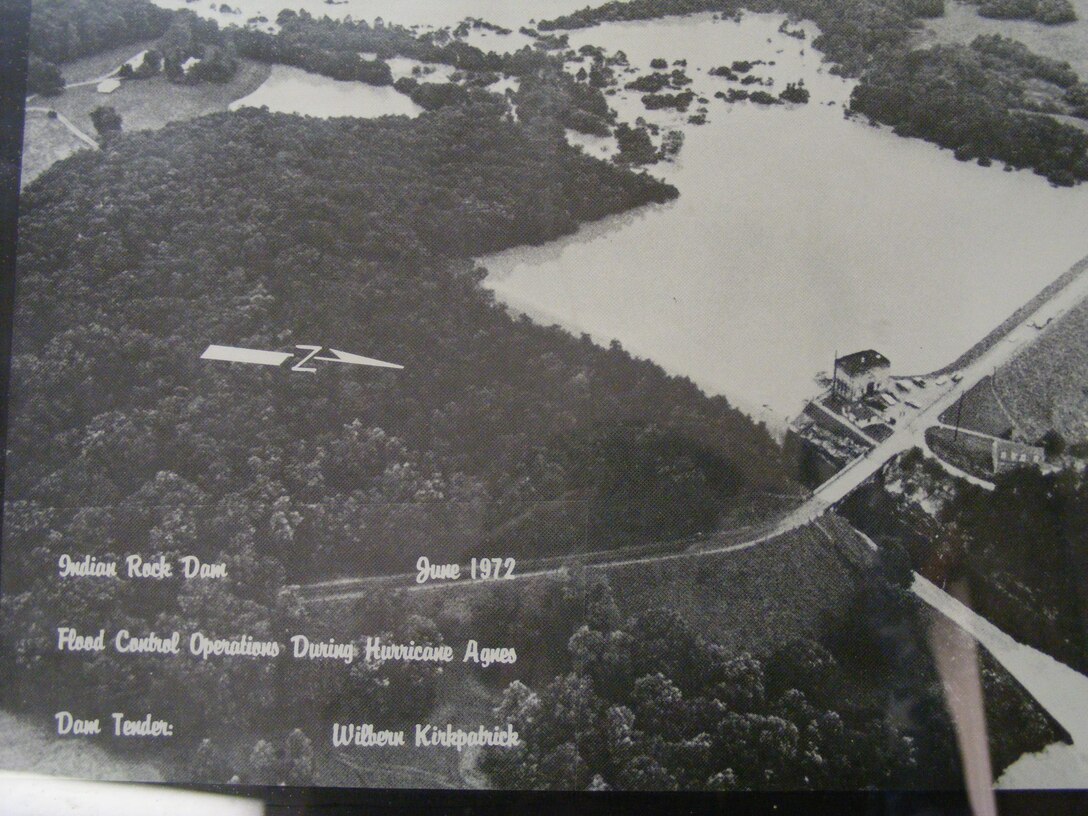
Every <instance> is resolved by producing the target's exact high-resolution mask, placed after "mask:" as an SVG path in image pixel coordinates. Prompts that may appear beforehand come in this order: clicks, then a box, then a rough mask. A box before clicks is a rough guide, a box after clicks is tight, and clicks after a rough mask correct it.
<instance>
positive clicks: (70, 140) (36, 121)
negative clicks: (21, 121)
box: [22, 111, 90, 184]
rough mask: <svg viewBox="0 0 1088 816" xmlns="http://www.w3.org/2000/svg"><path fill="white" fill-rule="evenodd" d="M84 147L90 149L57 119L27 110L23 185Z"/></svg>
mask: <svg viewBox="0 0 1088 816" xmlns="http://www.w3.org/2000/svg"><path fill="white" fill-rule="evenodd" d="M87 149H90V148H88V147H87V145H85V144H84V143H83V142H81V141H80V140H79V139H77V138H76V136H75V134H73V133H72V132H71V131H70V130H68V128H66V127H65V126H64V125H62V124H61V123H60V122H59V121H58V120H56V119H50V118H48V117H47V116H46V115H45V114H44V113H38V112H35V111H27V114H26V125H25V126H24V129H23V167H22V179H23V184H27V183H29V182H30V181H32V180H33V179H36V178H37V177H38V176H40V175H41V174H42V173H44V172H45V171H46V170H48V169H49V168H50V167H52V166H53V164H54V163H55V162H59V161H60V160H61V159H66V158H68V157H69V156H71V155H72V154H73V153H75V152H76V151H77V150H87Z"/></svg>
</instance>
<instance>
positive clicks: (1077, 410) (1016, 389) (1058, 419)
mask: <svg viewBox="0 0 1088 816" xmlns="http://www.w3.org/2000/svg"><path fill="white" fill-rule="evenodd" d="M994 390H995V391H996V393H997V396H998V397H1000V398H1001V402H1002V403H1003V404H1004V405H1005V407H1006V408H1007V409H1008V411H1009V413H1010V414H1011V415H1012V416H1013V417H1014V418H1015V419H1016V420H1017V423H1018V424H1019V426H1020V429H1021V431H1022V432H1023V434H1024V436H1025V437H1026V438H1028V439H1038V438H1039V437H1040V436H1042V435H1043V434H1044V433H1046V431H1048V430H1050V429H1051V428H1053V429H1055V430H1057V431H1058V432H1059V433H1060V434H1061V435H1062V436H1064V437H1065V439H1066V440H1067V441H1069V442H1085V441H1088V301H1084V302H1082V303H1080V304H1078V305H1077V306H1076V307H1075V308H1074V309H1072V310H1070V311H1069V312H1068V313H1067V314H1066V315H1065V316H1063V317H1062V318H1061V319H1060V320H1057V321H1055V322H1054V323H1052V324H1051V325H1049V326H1047V327H1046V328H1045V329H1044V330H1043V332H1042V334H1041V336H1040V337H1039V339H1038V340H1037V341H1036V342H1035V343H1033V344H1032V345H1031V346H1030V347H1028V348H1027V349H1025V350H1024V351H1023V352H1022V353H1021V354H1019V355H1017V356H1016V357H1015V358H1013V359H1012V360H1010V361H1009V362H1008V363H1007V364H1006V365H1005V366H1004V367H1003V368H1001V369H1000V370H999V371H998V372H997V381H996V383H995V385H994Z"/></svg>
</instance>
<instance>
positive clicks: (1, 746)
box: [0, 711, 162, 809]
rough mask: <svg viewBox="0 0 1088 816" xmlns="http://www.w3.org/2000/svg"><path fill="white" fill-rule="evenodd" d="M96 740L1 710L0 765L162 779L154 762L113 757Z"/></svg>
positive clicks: (74, 775)
mask: <svg viewBox="0 0 1088 816" xmlns="http://www.w3.org/2000/svg"><path fill="white" fill-rule="evenodd" d="M99 742H101V740H94V739H90V738H83V737H73V738H61V737H57V736H56V734H55V733H54V734H50V733H49V732H48V731H47V730H46V729H45V728H43V727H41V726H38V725H31V724H30V723H28V722H27V721H26V720H25V719H24V718H22V717H16V716H15V715H14V714H9V713H8V712H6V711H0V768H4V769H5V770H8V771H22V772H24V773H37V774H44V775H48V776H65V777H71V778H75V779H98V780H111V781H115V782H161V781H162V774H160V773H159V770H158V769H157V768H156V767H155V766H154V765H151V764H150V763H147V762H135V761H133V760H130V759H122V758H119V757H116V756H114V755H112V754H111V753H109V752H108V751H106V750H105V749H103V748H102V747H101V745H100V744H98V743H99ZM0 809H2V808H0Z"/></svg>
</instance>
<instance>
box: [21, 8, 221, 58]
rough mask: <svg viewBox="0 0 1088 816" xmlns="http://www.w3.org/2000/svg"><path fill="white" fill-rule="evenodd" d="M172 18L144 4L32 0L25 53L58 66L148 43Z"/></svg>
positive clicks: (166, 12) (166, 13) (165, 11)
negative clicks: (28, 44) (113, 50)
mask: <svg viewBox="0 0 1088 816" xmlns="http://www.w3.org/2000/svg"><path fill="white" fill-rule="evenodd" d="M174 14H175V13H174V12H172V11H168V10H167V9H164V8H161V7H159V6H156V5H155V4H154V3H151V2H148V0H110V2H108V3H106V2H102V0H34V2H33V3H31V4H30V53H31V54H33V55H34V56H36V57H38V58H39V59H42V60H44V61H46V62H51V63H64V62H70V61H71V60H75V59H79V58H80V57H86V56H90V55H91V54H97V53H99V52H101V51H108V50H109V49H111V48H117V47H118V46H121V45H128V44H129V43H138V42H143V41H144V40H152V39H155V38H157V37H161V36H162V35H163V34H165V33H166V29H167V28H168V27H169V26H170V22H171V21H172V20H173V18H174ZM213 25H214V23H213Z"/></svg>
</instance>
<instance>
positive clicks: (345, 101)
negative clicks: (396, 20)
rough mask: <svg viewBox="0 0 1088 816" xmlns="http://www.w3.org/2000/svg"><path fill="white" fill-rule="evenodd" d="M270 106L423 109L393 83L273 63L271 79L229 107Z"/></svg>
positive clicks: (338, 111)
mask: <svg viewBox="0 0 1088 816" xmlns="http://www.w3.org/2000/svg"><path fill="white" fill-rule="evenodd" d="M262 106H267V107H268V109H269V110H271V111H276V112H279V113H297V114H299V115H301V116H317V117H320V118H328V117H331V116H356V117H359V118H362V119H370V118H373V117H376V116H390V115H392V116H395V115H405V116H418V115H419V114H420V113H422V112H423V109H422V108H421V107H419V106H418V105H417V104H415V103H414V102H413V101H412V100H411V99H409V98H408V97H407V96H405V95H404V94H402V93H400V92H398V91H396V90H394V89H393V88H392V87H390V86H383V87H380V88H379V87H376V86H374V85H366V84H365V83H362V82H341V81H339V80H336V79H329V78H328V77H324V76H321V75H319V74H311V73H309V72H308V71H303V70H302V69H301V68H293V67H291V66H287V65H273V66H272V73H271V74H270V75H269V77H268V79H266V80H265V81H264V83H263V84H262V85H261V86H260V87H259V88H257V90H255V91H254V92H253V93H251V94H250V95H249V96H244V97H242V98H241V99H238V100H235V101H234V102H231V104H230V110H237V109H238V108H244V107H248V108H259V107H262Z"/></svg>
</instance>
